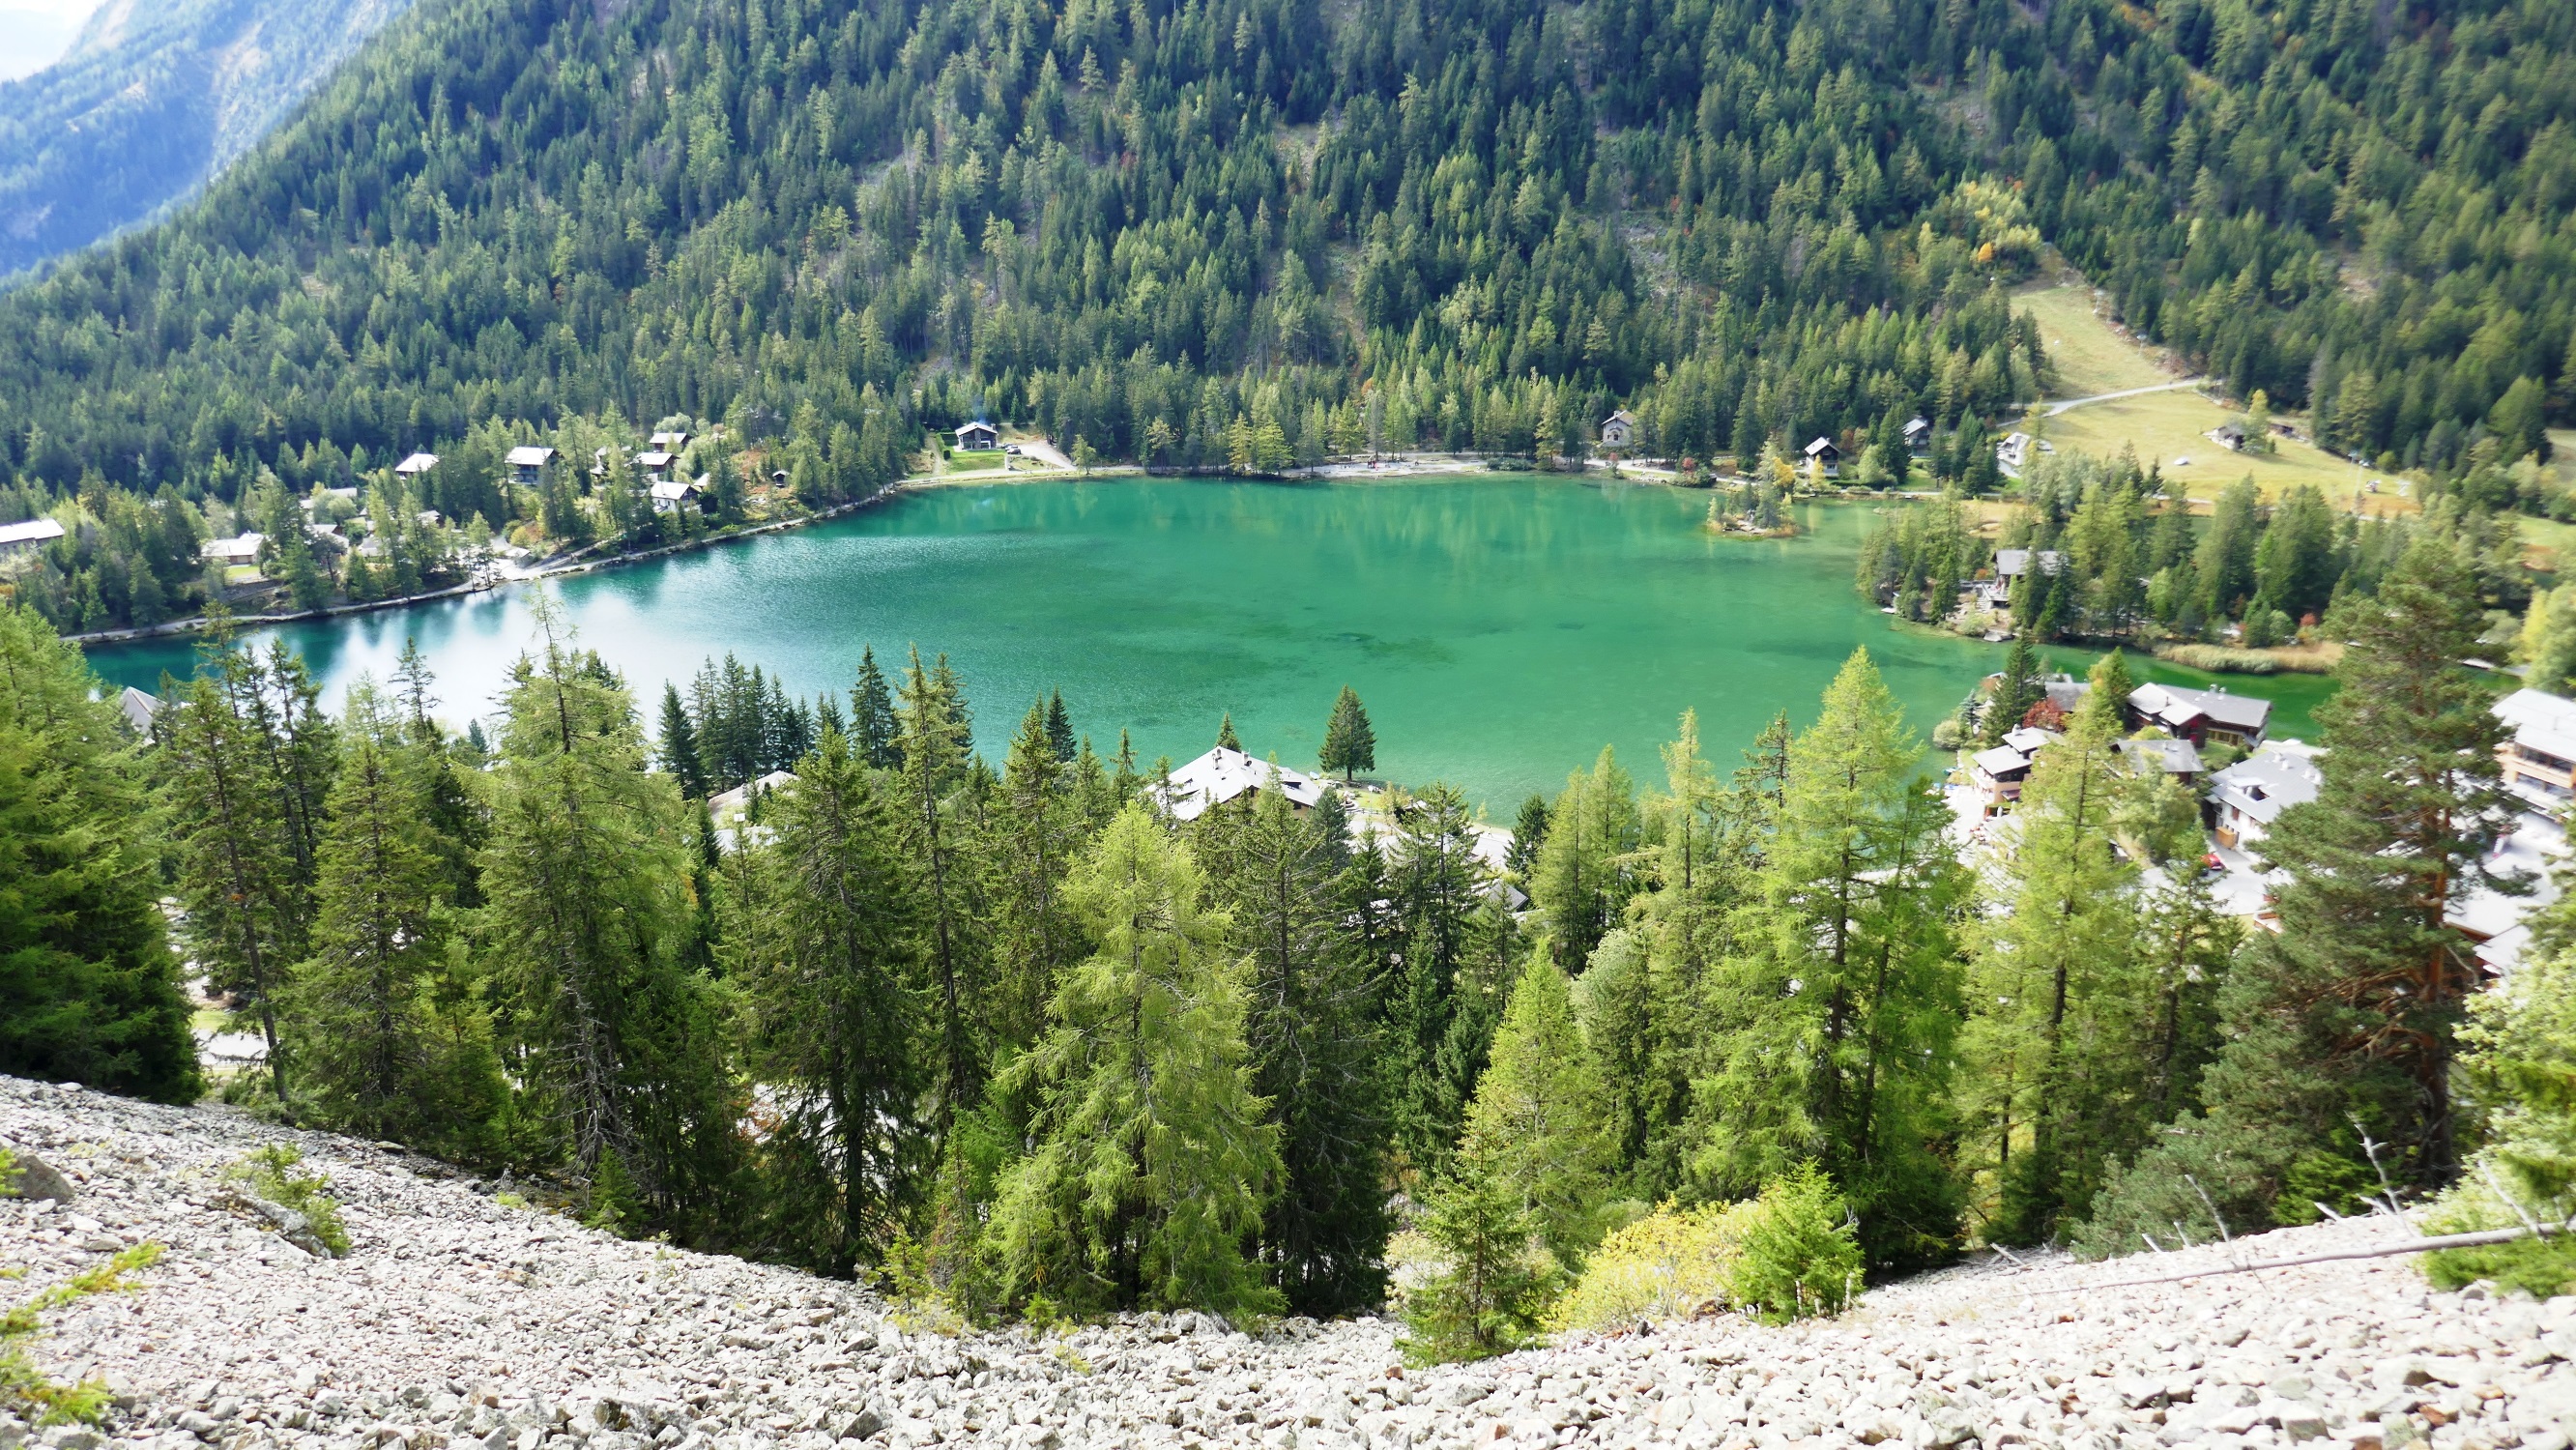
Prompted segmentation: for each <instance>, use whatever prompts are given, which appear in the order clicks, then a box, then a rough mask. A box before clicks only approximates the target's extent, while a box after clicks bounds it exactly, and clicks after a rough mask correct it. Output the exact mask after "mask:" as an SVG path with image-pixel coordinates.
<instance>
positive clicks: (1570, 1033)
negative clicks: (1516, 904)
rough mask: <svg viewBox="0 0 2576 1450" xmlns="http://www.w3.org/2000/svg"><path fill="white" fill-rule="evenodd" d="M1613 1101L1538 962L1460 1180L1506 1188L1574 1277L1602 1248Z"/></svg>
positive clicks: (1496, 1061)
mask: <svg viewBox="0 0 2576 1450" xmlns="http://www.w3.org/2000/svg"><path fill="white" fill-rule="evenodd" d="M1607 1098H1608V1094H1607V1091H1606V1089H1605V1088H1604V1086H1603V1084H1602V1081H1601V1074H1600V1067H1599V1064H1598V1063H1597V1061H1596V1060H1595V1059H1594V1057H1593V1054H1592V1053H1591V1052H1590V1051H1589V1050H1588V1049H1587V1047H1586V1045H1585V1043H1584V1040H1583V1032H1582V1028H1581V1027H1580V1026H1579V1025H1577V1023H1576V1021H1575V1016H1574V1004H1573V1000H1572V996H1571V989H1570V984H1569V983H1568V982H1567V981H1566V978H1565V974H1564V973H1563V972H1560V971H1558V970H1557V969H1556V965H1555V964H1554V963H1552V962H1549V961H1547V960H1545V959H1544V958H1542V959H1540V960H1538V961H1535V962H1532V963H1531V964H1530V965H1529V967H1528V968H1527V969H1525V970H1524V971H1522V973H1521V975H1520V980H1519V981H1518V982H1516V983H1514V984H1513V987H1512V995H1511V1005H1510V1006H1509V1007H1508V1008H1506V1009H1505V1011H1504V1013H1503V1023H1502V1027H1501V1028H1500V1030H1498V1031H1497V1032H1496V1033H1495V1034H1494V1048H1493V1059H1492V1061H1491V1062H1490V1063H1489V1064H1488V1065H1487V1067H1486V1069H1485V1075H1484V1077H1483V1078H1481V1079H1480V1080H1479V1081H1478V1082H1477V1084H1476V1099H1475V1102H1474V1104H1473V1105H1472V1106H1470V1107H1469V1108H1468V1110H1467V1131H1466V1135H1465V1136H1464V1137H1463V1138H1462V1139H1461V1140H1460V1142H1459V1147H1458V1157H1459V1172H1461V1173H1462V1174H1469V1175H1482V1176H1486V1177H1489V1178H1491V1179H1493V1180H1495V1181H1499V1182H1501V1183H1503V1184H1505V1185H1508V1187H1509V1189H1510V1192H1511V1193H1512V1194H1513V1196H1514V1197H1515V1198H1517V1199H1518V1200H1519V1204H1520V1206H1521V1207H1522V1208H1523V1209H1524V1210H1526V1211H1527V1212H1528V1213H1529V1214H1530V1216H1531V1221H1532V1223H1533V1224H1534V1226H1535V1228H1536V1230H1537V1233H1538V1235H1539V1237H1540V1238H1541V1239H1543V1240H1545V1241H1546V1243H1547V1246H1548V1248H1549V1250H1550V1251H1551V1252H1553V1253H1554V1254H1555V1255H1556V1256H1557V1259H1558V1261H1559V1262H1561V1263H1563V1264H1564V1265H1565V1266H1566V1267H1567V1268H1569V1269H1571V1268H1575V1267H1579V1266H1580V1265H1581V1263H1582V1261H1583V1256H1584V1255H1586V1254H1588V1253H1590V1252H1591V1250H1592V1246H1593V1244H1594V1243H1596V1242H1597V1241H1598V1240H1599V1237H1600V1232H1599V1230H1600V1222H1599V1210H1600V1208H1601V1204H1602V1200H1603V1199H1604V1198H1605V1197H1607V1196H1608V1192H1609V1187H1610V1179H1609V1172H1610V1169H1611V1167H1612V1165H1613V1164H1614V1163H1615V1162H1616V1161H1617V1159H1616V1156H1615V1155H1616V1147H1617V1144H1616V1140H1615V1138H1614V1137H1613V1135H1612V1133H1611V1131H1610V1124H1609V1122H1608V1111H1607V1110H1608V1106H1609V1104H1608V1101H1607Z"/></svg>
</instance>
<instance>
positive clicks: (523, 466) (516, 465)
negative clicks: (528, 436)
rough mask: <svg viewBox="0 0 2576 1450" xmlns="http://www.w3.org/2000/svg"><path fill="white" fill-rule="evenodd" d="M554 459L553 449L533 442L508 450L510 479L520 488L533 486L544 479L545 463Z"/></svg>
mask: <svg viewBox="0 0 2576 1450" xmlns="http://www.w3.org/2000/svg"><path fill="white" fill-rule="evenodd" d="M554 461H555V451H554V450H553V449H551V448H544V447H539V446H536V445H534V444H531V445H528V446H526V447H521V448H513V449H511V450H510V456H509V459H508V462H509V465H510V481H511V482H512V483H515V484H517V485H518V486H519V487H521V488H535V487H537V486H538V485H540V484H542V483H544V482H545V481H546V465H547V464H549V463H552V462H554Z"/></svg>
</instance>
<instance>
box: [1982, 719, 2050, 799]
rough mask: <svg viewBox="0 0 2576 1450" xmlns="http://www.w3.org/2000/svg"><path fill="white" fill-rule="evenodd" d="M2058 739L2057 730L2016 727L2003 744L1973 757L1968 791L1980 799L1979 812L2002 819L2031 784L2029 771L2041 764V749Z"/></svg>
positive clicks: (2005, 737)
mask: <svg viewBox="0 0 2576 1450" xmlns="http://www.w3.org/2000/svg"><path fill="white" fill-rule="evenodd" d="M2057 738H2058V737H2057V733H2056V732H2055V731H2051V730H2040V729H2036V728H2034V727H2032V726H2028V725H2016V726H2014V727H2013V728H2012V729H2010V730H2007V731H2005V732H2004V739H2003V743H2002V744H2001V745H1997V746H1995V747H1993V748H1992V749H1989V750H1980V751H1978V752H1977V753H1976V754H1975V755H1973V756H1970V757H1969V758H1968V788H1969V790H1970V791H1971V792H1972V793H1973V794H1974V795H1975V796H1976V797H1977V806H1978V809H1979V811H1980V813H1981V814H1984V815H1989V816H2000V815H2004V814H2006V813H2008V812H2009V811H2011V810H2012V808H2013V807H2014V806H2015V805H2017V804H2019V803H2020V801H2021V791H2022V787H2023V786H2025V785H2028V784H2029V783H2030V768H2031V766H2032V765H2034V764H2036V763H2037V762H2038V760H2039V752H2040V749H2041V747H2043V746H2045V745H2047V744H2048V743H2049V742H2050V741H2052V740H2055V739H2057Z"/></svg>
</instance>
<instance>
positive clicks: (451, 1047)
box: [282, 689, 507, 1158]
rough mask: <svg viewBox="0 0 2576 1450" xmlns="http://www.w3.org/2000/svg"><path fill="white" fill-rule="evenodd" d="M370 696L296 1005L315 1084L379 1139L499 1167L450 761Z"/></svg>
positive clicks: (308, 1081)
mask: <svg viewBox="0 0 2576 1450" xmlns="http://www.w3.org/2000/svg"><path fill="white" fill-rule="evenodd" d="M386 705H387V702H385V701H383V700H382V699H380V698H379V697H377V696H376V695H375V694H374V693H373V692H372V691H368V690H363V689H362V690H360V691H358V692H356V693H355V694H354V695H353V696H352V698H351V700H350V702H349V709H348V711H347V719H346V725H345V728H344V730H343V731H342V740H343V744H342V748H341V763H340V773H339V779H338V780H337V781H336V782H334V783H333V785H332V788H331V796H330V811H329V823H328V825H327V826H326V827H325V828H324V831H323V836H322V850H321V880H320V883H319V886H318V888H317V890H316V893H315V895H316V904H317V910H316V913H315V922H314V927H313V954H312V955H311V956H310V957H308V958H306V959H305V960H304V961H302V962H299V963H297V964H296V965H295V967H294V969H293V973H292V977H291V981H290V982H289V984H288V986H287V988H286V990H285V991H284V993H283V994H282V997H283V1003H284V1007H285V1013H284V1015H285V1018H286V1025H287V1030H288V1034H289V1035H290V1037H291V1038H292V1040H293V1041H294V1043H295V1058H296V1063H297V1068H298V1073H299V1077H300V1079H301V1082H300V1086H301V1090H302V1091H303V1093H304V1094H305V1095H306V1096H308V1097H309V1098H310V1099H311V1100H312V1102H313V1105H314V1107H315V1109H316V1111H317V1115H318V1116H319V1117H320V1119H321V1120H322V1121H323V1122H325V1123H328V1124H330V1125H331V1126H334V1127H337V1128H340V1129H342V1130H344V1131H348V1132H353V1133H357V1134H360V1135H362V1136H364V1137H369V1138H380V1139H392V1140H394V1141H397V1142H403V1143H410V1144H415V1145H417V1146H419V1147H422V1148H425V1149H428V1150H431V1151H433V1152H439V1153H444V1154H447V1155H450V1156H458V1157H466V1158H480V1157H487V1156H489V1155H490V1153H491V1152H492V1151H493V1149H494V1148H495V1147H496V1146H497V1144H496V1142H495V1139H494V1138H493V1136H492V1131H491V1125H492V1124H493V1122H494V1120H495V1118H496V1117H498V1116H499V1114H500V1111H501V1105H502V1103H503V1101H504V1099H505V1097H506V1094H507V1090H506V1087H505V1086H504V1084H503V1081H502V1078H501V1069H500V1059H499V1057H498V1056H497V1054H496V1053H495V1052H494V1050H493V1043H492V1035H491V1024H490V1022H489V1021H488V1019H487V1018H486V1017H485V1016H484V1013H483V1011H482V1008H481V1006H480V1004H479V1003H477V1002H476V1001H475V1000H474V998H473V997H472V995H471V994H470V993H469V992H468V991H467V990H466V988H465V985H464V984H463V983H461V982H459V981H456V980H454V979H453V978H452V977H451V976H450V974H449V970H448V967H449V962H450V956H449V951H448V947H449V942H450V939H451V935H452V927H453V925H454V922H453V918H452V915H451V911H450V908H451V906H452V900H451V898H450V894H449V893H450V888H451V886H452V884H453V878H452V876H451V875H450V874H449V871H448V868H447V860H446V853H445V852H443V851H442V850H441V849H440V844H439V842H438V841H437V839H436V835H435V832H434V829H433V827H432V824H431V810H430V807H431V799H430V791H431V782H432V776H433V773H434V772H436V771H438V769H439V767H440V763H439V762H438V760H437V759H436V757H435V756H434V755H433V754H432V753H431V752H430V750H429V749H428V748H427V747H425V746H423V745H421V744H419V743H416V742H415V741H413V740H411V739H409V738H406V732H405V727H404V725H403V723H402V722H401V721H400V720H399V719H397V718H395V717H394V716H393V715H392V714H391V713H390V712H389V711H388V709H387V708H386Z"/></svg>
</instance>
